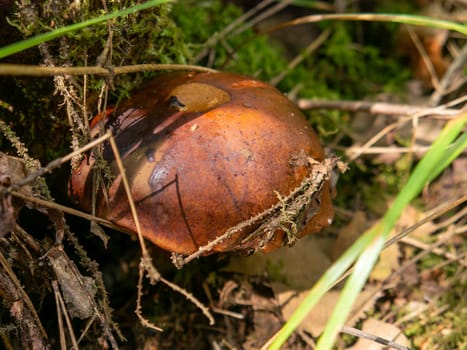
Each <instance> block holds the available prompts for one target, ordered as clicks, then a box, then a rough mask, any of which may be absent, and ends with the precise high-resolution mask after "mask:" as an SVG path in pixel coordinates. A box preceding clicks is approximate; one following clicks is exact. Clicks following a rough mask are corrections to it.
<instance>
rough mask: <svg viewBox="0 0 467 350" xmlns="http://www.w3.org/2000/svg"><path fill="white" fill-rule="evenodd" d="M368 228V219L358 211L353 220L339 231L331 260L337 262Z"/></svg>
mask: <svg viewBox="0 0 467 350" xmlns="http://www.w3.org/2000/svg"><path fill="white" fill-rule="evenodd" d="M367 228H368V219H367V217H366V215H365V213H364V212H363V211H356V212H355V214H354V216H353V218H352V220H351V221H350V222H349V223H348V224H347V225H346V226H344V227H342V228H341V229H340V230H339V233H338V236H337V240H336V242H335V243H334V244H333V246H332V249H331V259H332V260H333V261H335V260H337V259H338V258H339V257H340V256H341V255H342V253H344V252H345V251H346V250H347V248H349V247H350V246H351V245H352V244H353V243H354V242H355V241H356V240H357V238H358V237H360V235H361V234H362V233H363V232H365V230H366V229H367Z"/></svg>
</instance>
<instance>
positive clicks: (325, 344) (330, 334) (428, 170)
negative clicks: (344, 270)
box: [316, 113, 467, 350]
mask: <svg viewBox="0 0 467 350" xmlns="http://www.w3.org/2000/svg"><path fill="white" fill-rule="evenodd" d="M466 123H467V113H463V114H461V115H460V116H459V117H457V118H456V119H454V120H451V121H450V122H449V123H447V124H446V126H445V127H444V129H443V130H442V131H441V133H440V135H439V136H438V138H437V139H436V141H435V142H434V143H433V145H432V147H431V148H430V150H429V151H428V152H427V153H426V155H425V156H424V157H423V158H422V159H421V161H420V162H419V163H418V165H417V166H416V167H415V169H414V171H413V173H412V175H411V176H410V178H409V180H408V181H407V183H406V185H405V186H404V188H403V189H402V191H401V192H400V193H399V195H398V196H397V197H396V199H395V200H394V203H393V205H392V206H391V208H389V210H388V211H387V212H386V214H385V215H384V217H383V220H382V222H381V223H380V224H378V225H376V226H375V227H374V228H372V229H370V230H374V231H375V232H376V233H377V237H376V239H375V241H374V242H372V245H371V246H369V247H368V249H366V250H365V252H364V253H363V254H362V255H361V256H360V257H359V259H358V261H357V263H356V265H355V268H354V271H353V272H352V275H351V277H350V278H349V280H348V281H347V283H346V285H345V287H344V289H343V291H342V294H341V296H340V298H339V301H338V302H337V305H336V307H335V309H334V311H333V313H332V315H331V318H330V319H329V322H328V323H327V324H326V328H325V330H324V332H323V334H322V336H321V338H320V340H319V341H318V344H317V348H316V349H317V350H329V349H331V348H332V345H333V344H334V341H335V338H336V336H337V334H338V333H339V331H340V329H341V328H342V326H343V325H344V323H345V320H346V319H347V317H348V315H349V314H350V311H351V309H352V305H353V303H354V302H355V300H356V298H357V296H358V294H359V292H360V290H361V289H362V287H363V285H364V284H365V282H366V280H367V278H368V276H369V274H370V272H371V269H372V268H373V265H374V264H375V262H376V260H377V258H378V256H379V253H380V252H381V250H382V248H383V246H384V242H385V241H386V240H387V238H388V236H389V233H390V232H391V230H392V228H393V227H394V225H395V223H396V221H397V220H398V219H399V217H400V215H401V213H402V211H403V210H404V209H405V207H406V206H407V205H408V204H409V203H410V202H411V201H412V200H413V199H414V198H415V197H416V196H417V195H418V194H419V193H420V192H421V191H422V189H423V187H424V186H425V185H426V184H427V183H428V182H429V180H430V178H431V177H432V174H433V173H435V172H438V173H439V172H441V171H442V170H444V169H445V168H446V167H447V166H448V165H449V164H450V163H448V162H446V161H445V159H443V158H445V155H446V151H447V150H448V146H449V145H450V144H451V143H452V142H453V141H454V140H455V139H456V138H457V137H458V135H459V133H461V132H462V129H463V128H464V126H465V124H466ZM461 138H462V137H461Z"/></svg>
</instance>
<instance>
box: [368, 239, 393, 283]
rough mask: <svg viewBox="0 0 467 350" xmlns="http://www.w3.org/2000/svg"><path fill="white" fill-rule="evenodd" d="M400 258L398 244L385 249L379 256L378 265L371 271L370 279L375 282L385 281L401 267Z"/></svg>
mask: <svg viewBox="0 0 467 350" xmlns="http://www.w3.org/2000/svg"><path fill="white" fill-rule="evenodd" d="M399 258H400V251H399V246H398V245H397V244H393V245H391V246H389V247H388V248H386V249H384V250H383V251H382V252H381V254H380V256H379V260H378V263H377V264H376V265H375V267H374V268H373V270H372V271H371V274H370V279H372V280H374V281H384V280H385V279H386V278H388V277H389V276H390V275H391V273H392V272H393V271H394V270H396V269H397V268H398V267H399V266H400V263H399Z"/></svg>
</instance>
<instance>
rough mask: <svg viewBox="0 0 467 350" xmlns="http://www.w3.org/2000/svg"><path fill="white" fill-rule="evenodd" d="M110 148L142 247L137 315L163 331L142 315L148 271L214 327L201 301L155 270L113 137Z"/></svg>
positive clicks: (209, 314) (154, 279)
mask: <svg viewBox="0 0 467 350" xmlns="http://www.w3.org/2000/svg"><path fill="white" fill-rule="evenodd" d="M110 146H111V147H112V151H113V153H114V156H115V161H116V163H117V167H118V170H119V172H120V174H121V176H122V183H123V187H124V188H125V192H126V194H127V199H128V202H129V205H130V209H131V213H132V216H133V220H134V223H135V227H136V233H137V235H138V239H139V243H140V246H141V255H142V257H141V262H140V268H139V277H138V285H137V290H138V298H137V306H136V309H135V313H136V315H137V316H138V318H139V319H140V321H141V322H142V323H143V325H145V326H146V327H149V328H151V329H154V330H156V331H161V330H162V329H161V328H159V327H157V326H156V325H154V324H152V323H151V322H150V321H148V320H147V319H145V318H144V316H143V315H142V313H141V303H140V300H141V296H142V282H143V274H144V271H146V272H148V275H149V278H150V280H151V282H152V283H155V282H156V281H161V282H162V283H164V284H166V285H167V286H168V287H170V288H172V290H174V291H176V292H178V293H180V294H182V295H183V296H185V297H186V298H187V299H188V300H190V301H191V302H192V303H193V304H194V305H195V306H197V307H198V308H199V309H200V310H201V311H202V312H203V314H204V315H205V316H206V317H207V318H208V320H209V323H210V324H211V325H213V324H214V317H213V316H212V315H211V313H210V312H209V310H208V309H207V307H205V306H204V305H203V304H202V303H201V302H200V301H199V300H197V299H196V298H195V297H194V296H193V295H192V294H190V293H188V292H187V291H186V290H184V289H182V288H181V287H179V286H177V285H176V284H173V283H172V282H170V281H168V280H166V279H165V278H163V277H162V276H161V275H160V273H159V271H157V269H156V268H155V266H154V264H153V263H152V259H151V257H150V256H149V253H148V250H147V248H146V243H145V241H144V236H143V233H142V230H141V225H140V221H139V218H138V212H137V210H136V205H135V202H134V200H133V197H132V195H131V189H130V184H129V181H128V178H127V176H126V172H125V167H124V166H123V161H122V158H121V156H120V152H119V151H118V147H117V143H116V142H115V139H114V138H113V137H112V136H111V137H110Z"/></svg>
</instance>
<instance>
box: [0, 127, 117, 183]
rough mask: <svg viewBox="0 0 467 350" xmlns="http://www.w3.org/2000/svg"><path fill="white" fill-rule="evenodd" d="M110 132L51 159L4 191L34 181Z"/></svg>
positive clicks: (94, 144) (107, 137)
mask: <svg viewBox="0 0 467 350" xmlns="http://www.w3.org/2000/svg"><path fill="white" fill-rule="evenodd" d="M111 135H112V134H111V132H110V131H108V132H107V133H106V134H104V135H103V136H101V137H99V138H98V139H96V140H94V141H92V142H89V143H88V144H87V145H85V146H83V147H81V148H80V149H77V150H76V151H73V152H71V153H69V154H67V155H66V156H64V157H61V158H58V159H55V160H53V161H51V162H50V163H49V164H47V166H45V167H43V168H39V169H38V170H37V171H35V172H34V173H32V174H29V175H28V176H26V177H25V178H24V179H23V180H21V181H18V182H16V183H14V184H12V185H11V186H10V187H6V188H5V189H4V191H6V192H11V191H16V190H18V189H19V188H20V187H22V186H24V185H27V184H28V183H31V182H32V181H34V180H35V179H36V178H37V177H39V176H42V175H44V174H46V173H49V172H51V171H52V170H53V169H55V168H58V167H60V166H61V165H63V164H64V163H66V162H68V161H69V160H71V159H72V158H73V157H74V156H76V155H77V154H80V153H83V152H86V151H87V150H90V149H91V148H93V147H95V146H96V145H98V144H99V143H101V142H103V141H105V140H108V139H109V138H110V137H111Z"/></svg>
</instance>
